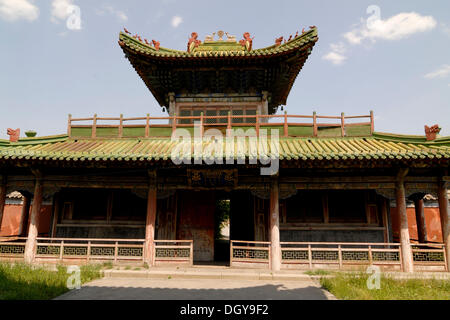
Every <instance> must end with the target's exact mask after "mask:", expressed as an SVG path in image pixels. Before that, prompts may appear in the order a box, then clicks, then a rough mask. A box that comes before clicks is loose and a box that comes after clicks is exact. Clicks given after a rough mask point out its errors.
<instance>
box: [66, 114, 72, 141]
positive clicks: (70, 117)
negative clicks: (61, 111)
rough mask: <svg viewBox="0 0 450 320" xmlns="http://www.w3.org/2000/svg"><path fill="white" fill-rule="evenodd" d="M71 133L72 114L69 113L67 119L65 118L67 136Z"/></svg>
mask: <svg viewBox="0 0 450 320" xmlns="http://www.w3.org/2000/svg"><path fill="white" fill-rule="evenodd" d="M71 135H72V115H71V114H70V113H69V119H68V120H67V136H69V137H70V136H71Z"/></svg>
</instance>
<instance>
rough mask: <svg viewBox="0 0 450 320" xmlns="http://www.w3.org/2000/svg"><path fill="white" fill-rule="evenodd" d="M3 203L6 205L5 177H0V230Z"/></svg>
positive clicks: (3, 208)
mask: <svg viewBox="0 0 450 320" xmlns="http://www.w3.org/2000/svg"><path fill="white" fill-rule="evenodd" d="M5 203H6V176H2V175H0V230H1V228H2V220H3V212H4V210H5Z"/></svg>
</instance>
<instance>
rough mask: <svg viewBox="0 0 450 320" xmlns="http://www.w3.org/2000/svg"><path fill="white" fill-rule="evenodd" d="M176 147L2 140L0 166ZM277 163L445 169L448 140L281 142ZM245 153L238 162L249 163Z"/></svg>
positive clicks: (143, 157) (165, 151)
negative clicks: (438, 166)
mask: <svg viewBox="0 0 450 320" xmlns="http://www.w3.org/2000/svg"><path fill="white" fill-rule="evenodd" d="M175 145H177V142H176V141H171V140H170V138H161V137H160V138H143V139H72V138H69V137H68V136H67V135H60V136H50V137H41V138H24V139H21V140H19V141H18V142H9V141H5V140H0V161H2V162H4V161H14V162H16V161H25V162H26V161H33V162H41V161H42V162H47V161H65V162H66V161H70V162H72V163H78V164H82V163H87V162H111V161H114V163H124V162H134V163H135V162H138V163H141V164H145V163H149V162H154V161H167V160H170V157H171V152H172V149H173V148H174V147H175ZM278 152H279V157H280V160H282V161H283V160H285V161H294V160H297V161H300V162H304V163H306V162H311V161H320V162H330V163H332V162H335V161H339V162H342V163H343V162H345V161H351V162H352V163H354V162H355V161H356V162H364V161H365V162H367V161H370V162H372V163H378V162H380V163H384V164H387V165H390V164H392V163H393V162H395V161H403V162H408V163H415V162H421V161H427V162H428V163H430V162H436V163H441V165H442V162H441V161H445V164H444V165H448V164H449V161H450V137H444V138H438V139H436V140H434V141H426V139H425V137H421V136H400V135H390V134H386V133H374V134H373V135H372V136H370V137H341V138H294V137H288V138H280V145H279V150H278ZM249 156H252V154H249V152H248V150H245V151H244V153H243V154H237V155H236V157H247V158H248V157H249Z"/></svg>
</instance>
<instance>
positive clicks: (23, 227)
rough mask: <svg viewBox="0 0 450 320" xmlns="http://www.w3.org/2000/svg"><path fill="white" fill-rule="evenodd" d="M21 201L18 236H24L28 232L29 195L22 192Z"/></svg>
mask: <svg viewBox="0 0 450 320" xmlns="http://www.w3.org/2000/svg"><path fill="white" fill-rule="evenodd" d="M22 196H23V203H22V214H21V216H20V225H19V236H22V237H26V236H27V232H28V216H29V214H30V204H31V197H30V195H29V194H28V193H24V194H23V195H22Z"/></svg>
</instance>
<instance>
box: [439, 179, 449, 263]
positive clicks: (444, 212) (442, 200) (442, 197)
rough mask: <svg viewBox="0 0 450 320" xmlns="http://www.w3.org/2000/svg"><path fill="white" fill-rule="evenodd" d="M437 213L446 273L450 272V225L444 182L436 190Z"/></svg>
mask: <svg viewBox="0 0 450 320" xmlns="http://www.w3.org/2000/svg"><path fill="white" fill-rule="evenodd" d="M438 199H439V212H440V215H441V227H442V240H443V242H444V244H445V253H446V256H447V271H450V225H449V222H448V220H449V214H450V211H449V208H448V194H447V186H446V184H445V182H443V181H442V182H441V183H440V184H439V189H438Z"/></svg>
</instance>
